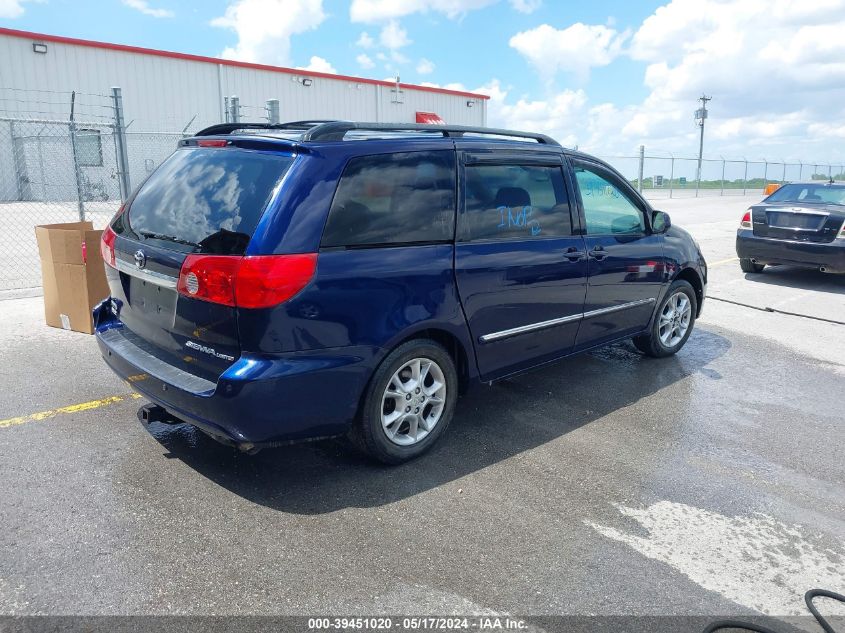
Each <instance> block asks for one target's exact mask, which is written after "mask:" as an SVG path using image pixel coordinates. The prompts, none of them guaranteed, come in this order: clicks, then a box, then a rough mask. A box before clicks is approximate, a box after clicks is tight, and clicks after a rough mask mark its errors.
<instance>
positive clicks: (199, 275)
mask: <svg viewBox="0 0 845 633" xmlns="http://www.w3.org/2000/svg"><path fill="white" fill-rule="evenodd" d="M241 259H242V258H241V257H229V256H226V255H188V256H187V257H186V258H185V261H184V262H183V263H182V270H181V271H180V272H179V281H178V282H177V284H176V289H177V290H178V291H179V293H180V294H183V295H187V296H188V297H194V298H195V299H202V300H203V301H211V302H213V303H222V304H223V305H227V306H234V305H235V276H236V275H237V273H238V267H239V266H240V264H241Z"/></svg>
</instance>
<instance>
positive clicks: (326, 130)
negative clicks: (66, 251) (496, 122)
mask: <svg viewBox="0 0 845 633" xmlns="http://www.w3.org/2000/svg"><path fill="white" fill-rule="evenodd" d="M236 130H301V131H303V134H302V140H303V141H342V140H343V139H344V137H345V136H346V134H347V133H348V132H352V131H355V130H360V131H364V132H425V133H432V134H441V135H443V136H444V137H446V138H452V137H457V138H460V137H462V136H464V135H465V134H482V135H485V136H508V137H511V138H524V139H530V140H533V141H537V142H538V143H540V144H543V145H554V146H557V147H559V146H560V143H558V142H557V141H556V140H554V139H553V138H551V137H549V136H546V135H545V134H532V133H530V132H519V131H517V130H502V129H498V128H492V127H473V126H468V125H431V124H429V123H361V122H357V121H330V120H329V121H323V120H316V121H290V122H288V123H218V124H217V125H212V126H209V127H207V128H205V129H202V130H200V131H199V132H197V133H196V134H195V136H215V135H223V134H231V133H232V132H234V131H236Z"/></svg>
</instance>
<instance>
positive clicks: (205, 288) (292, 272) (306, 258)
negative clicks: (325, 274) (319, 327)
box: [176, 253, 317, 308]
mask: <svg viewBox="0 0 845 633" xmlns="http://www.w3.org/2000/svg"><path fill="white" fill-rule="evenodd" d="M316 268H317V254H316V253H307V254H298V255H257V256H252V257H235V256H231V255H188V256H187V257H186V258H185V261H184V263H183V264H182V270H181V271H180V273H179V281H178V283H177V285H176V289H177V290H178V291H179V293H180V294H182V295H185V296H188V297H193V298H195V299H201V300H203V301H211V302H213V303H220V304H223V305H227V306H233V307H239V308H269V307H271V306H275V305H278V304H280V303H283V302H285V301H287V300H288V299H290V298H291V297H293V296H294V295H295V294H297V293H298V292H299V291H300V290H302V289H303V288H304V287H305V286H306V285H308V282H309V281H311V279H312V277H313V276H314V271H315V270H316Z"/></svg>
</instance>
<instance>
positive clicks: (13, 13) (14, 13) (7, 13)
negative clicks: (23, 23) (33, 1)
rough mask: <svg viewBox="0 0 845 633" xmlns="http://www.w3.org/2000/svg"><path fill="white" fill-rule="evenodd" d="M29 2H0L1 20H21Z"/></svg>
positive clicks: (4, 0) (22, 0)
mask: <svg viewBox="0 0 845 633" xmlns="http://www.w3.org/2000/svg"><path fill="white" fill-rule="evenodd" d="M25 2H27V0H0V18H10V19H11V18H19V17H20V16H22V15H23V12H24V8H23V5H24V3H25Z"/></svg>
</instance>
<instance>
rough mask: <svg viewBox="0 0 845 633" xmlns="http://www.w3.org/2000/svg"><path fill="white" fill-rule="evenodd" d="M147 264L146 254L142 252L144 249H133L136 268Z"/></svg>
mask: <svg viewBox="0 0 845 633" xmlns="http://www.w3.org/2000/svg"><path fill="white" fill-rule="evenodd" d="M146 265H147V256H146V255H145V254H144V251H135V266H136V267H138V268H143V267H144V266H146Z"/></svg>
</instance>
